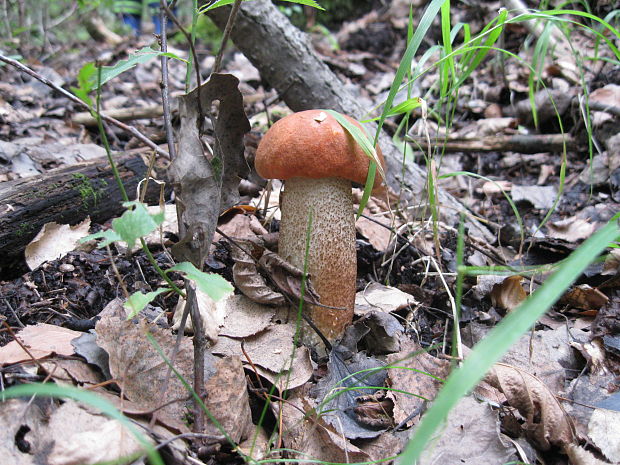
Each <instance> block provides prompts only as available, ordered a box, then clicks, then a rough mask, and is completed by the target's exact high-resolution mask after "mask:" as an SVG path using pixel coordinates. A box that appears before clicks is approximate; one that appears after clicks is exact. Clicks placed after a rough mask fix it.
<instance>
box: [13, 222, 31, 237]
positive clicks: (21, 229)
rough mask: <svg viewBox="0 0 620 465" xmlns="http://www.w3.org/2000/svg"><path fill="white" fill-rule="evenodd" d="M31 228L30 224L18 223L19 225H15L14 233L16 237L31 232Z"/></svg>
mask: <svg viewBox="0 0 620 465" xmlns="http://www.w3.org/2000/svg"><path fill="white" fill-rule="evenodd" d="M32 228H33V226H32V225H31V224H28V223H20V225H19V226H18V227H17V231H15V235H16V236H17V237H22V236H25V235H26V234H29V233H31V232H32Z"/></svg>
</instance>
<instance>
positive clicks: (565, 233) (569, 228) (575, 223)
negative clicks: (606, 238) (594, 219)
mask: <svg viewBox="0 0 620 465" xmlns="http://www.w3.org/2000/svg"><path fill="white" fill-rule="evenodd" d="M594 228H595V225H594V224H592V223H590V222H589V221H587V220H584V219H581V218H577V217H576V216H571V217H570V218H566V219H564V220H561V221H555V222H553V223H547V229H548V231H549V232H548V233H547V236H548V237H551V238H553V239H562V240H565V241H568V242H578V241H580V240H583V239H587V238H588V237H590V236H591V235H592V233H593V232H594Z"/></svg>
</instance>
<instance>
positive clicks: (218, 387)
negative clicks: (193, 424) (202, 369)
mask: <svg viewBox="0 0 620 465" xmlns="http://www.w3.org/2000/svg"><path fill="white" fill-rule="evenodd" d="M215 369H216V372H215V374H213V375H212V376H211V377H210V378H209V379H208V380H207V382H206V383H205V391H206V393H207V398H206V400H205V405H206V407H207V409H208V410H209V412H211V414H212V415H213V416H214V417H215V419H216V420H217V421H218V422H219V423H220V425H221V426H222V428H223V429H224V431H226V433H228V435H229V437H230V438H231V439H232V440H233V441H234V442H236V443H238V442H240V441H243V440H244V439H247V438H248V436H249V435H250V434H251V433H252V431H253V429H254V425H253V424H252V414H251V412H250V401H249V397H248V389H247V384H246V383H247V382H246V379H245V373H244V371H243V365H242V364H241V360H240V359H239V357H226V358H223V359H219V360H217V361H216V362H215ZM205 430H206V431H205V432H206V433H207V434H214V435H221V434H222V432H221V431H220V430H219V429H218V428H217V427H216V426H215V424H213V423H211V422H208V423H207V425H206V426H205Z"/></svg>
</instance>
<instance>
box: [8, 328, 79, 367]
mask: <svg viewBox="0 0 620 465" xmlns="http://www.w3.org/2000/svg"><path fill="white" fill-rule="evenodd" d="M81 335H82V333H80V332H78V331H73V330H71V329H67V328H62V327H60V326H54V325H48V324H45V323H39V324H38V325H34V326H26V327H25V328H24V329H22V330H21V331H20V332H19V333H17V337H18V338H19V340H20V341H21V343H22V345H24V346H25V347H26V348H27V349H28V352H30V355H32V356H33V357H34V358H35V359H37V360H38V359H41V358H44V357H48V356H50V355H52V354H56V355H65V356H69V355H73V353H74V349H73V346H72V345H71V341H72V340H73V339H75V338H77V337H80V336H81ZM30 355H29V354H28V353H27V352H25V351H24V349H22V348H21V346H20V345H19V344H18V343H17V342H15V341H11V342H9V343H8V344H7V345H5V346H4V347H0V364H2V365H10V364H13V363H18V362H25V361H27V360H31V357H30Z"/></svg>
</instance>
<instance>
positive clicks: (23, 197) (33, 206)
mask: <svg viewBox="0 0 620 465" xmlns="http://www.w3.org/2000/svg"><path fill="white" fill-rule="evenodd" d="M115 160H116V162H117V164H118V170H119V172H120V176H121V178H122V180H123V183H124V185H125V189H126V190H127V194H128V195H129V197H130V198H132V199H133V198H135V197H136V187H137V185H138V183H139V182H140V180H141V179H143V178H144V177H145V176H146V171H147V168H146V165H145V163H144V161H143V160H142V158H141V157H140V156H138V155H127V154H126V155H121V156H116V157H115ZM158 199H159V187H158V186H157V185H155V183H152V182H151V183H150V185H149V190H148V193H147V199H146V200H147V202H151V203H157V201H158ZM121 203H122V199H121V195H120V192H119V190H118V186H117V183H116V181H115V180H114V176H113V175H112V170H111V168H110V166H109V163H108V161H107V159H106V158H96V159H93V160H89V161H86V162H83V163H78V164H76V165H73V166H69V167H65V168H58V169H54V170H50V171H47V172H45V173H43V174H40V175H38V176H32V177H28V178H22V179H18V180H15V181H7V182H3V183H2V184H0V250H2V253H1V254H0V273H2V274H3V273H5V272H11V273H13V271H16V270H17V269H19V268H20V267H21V266H22V263H23V252H24V249H25V247H26V245H28V243H29V242H30V241H31V240H32V239H33V238H34V236H36V235H37V233H38V232H39V231H40V230H41V228H42V227H43V225H44V224H46V223H49V222H56V223H59V224H72V225H73V224H76V223H79V222H80V221H82V220H83V219H84V218H86V217H87V216H89V215H90V218H91V220H92V221H93V222H95V223H105V222H106V221H107V220H108V219H110V218H112V217H115V216H119V215H120V214H122V212H123V211H124V208H123V206H122V205H121ZM12 267H15V269H14V270H12V269H11V268H12Z"/></svg>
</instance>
